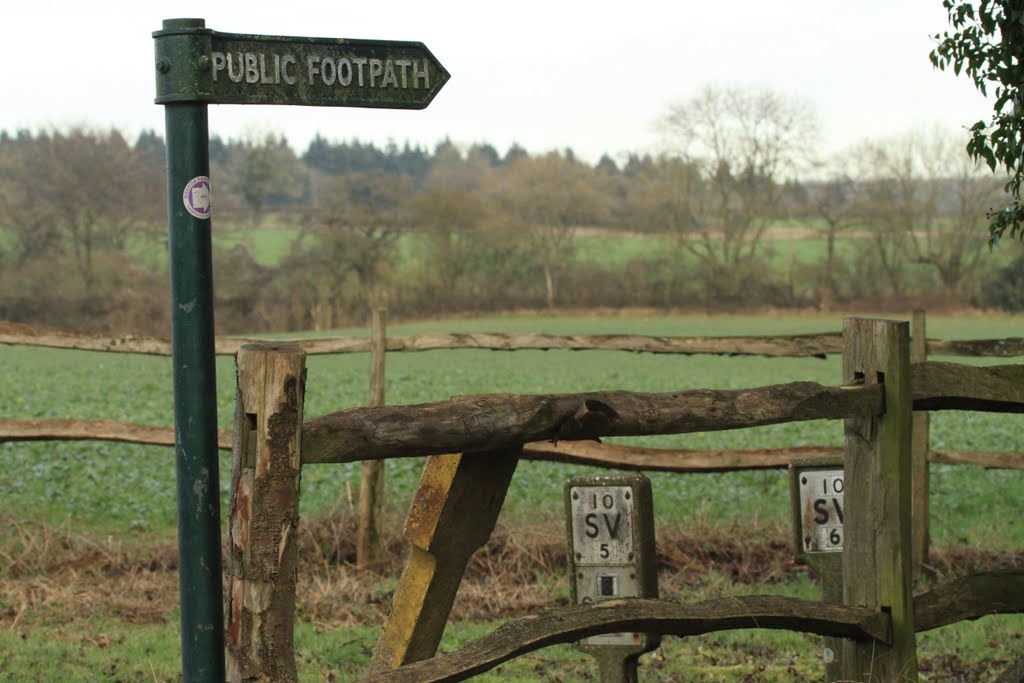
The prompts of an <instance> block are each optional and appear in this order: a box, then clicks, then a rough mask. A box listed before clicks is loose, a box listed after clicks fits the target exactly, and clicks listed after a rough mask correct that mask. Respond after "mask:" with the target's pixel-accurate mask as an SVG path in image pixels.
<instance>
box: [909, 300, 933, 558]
mask: <svg viewBox="0 0 1024 683" xmlns="http://www.w3.org/2000/svg"><path fill="white" fill-rule="evenodd" d="M926 328H927V325H926V323H925V313H924V311H921V310H917V311H914V318H913V323H912V325H911V329H910V362H911V363H921V362H924V361H926V360H928V334H927V329H926ZM928 432H929V415H928V411H926V410H920V411H917V412H915V413H914V418H913V436H912V437H911V438H912V439H913V441H912V446H911V465H910V477H911V481H912V484H911V489H912V493H911V496H910V499H911V505H912V506H913V512H912V513H911V519H912V520H913V531H912V535H913V544H914V546H913V547H914V576H917V575H919V574H920V573H921V569H922V567H923V566H924V564H925V563H926V562H928V545H929V518H928V498H929V492H930V490H931V489H930V487H929V482H928V443H929V434H928Z"/></svg>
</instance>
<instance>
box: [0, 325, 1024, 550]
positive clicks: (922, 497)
mask: <svg viewBox="0 0 1024 683" xmlns="http://www.w3.org/2000/svg"><path fill="white" fill-rule="evenodd" d="M375 315H376V316H378V318H379V322H378V323H375V324H373V325H372V326H371V329H372V331H373V334H371V336H370V338H365V337H328V338H319V339H318V338H306V339H292V340H283V341H282V343H290V344H294V345H297V346H298V347H299V348H301V349H302V350H303V351H304V352H305V353H306V354H307V355H316V354H338V353H366V352H369V353H371V354H373V357H374V359H375V360H374V362H373V366H374V367H376V368H377V374H376V375H375V374H373V373H371V379H370V383H371V392H370V393H371V401H370V402H371V404H374V405H380V404H383V402H384V393H385V389H384V380H383V370H382V367H383V353H384V351H392V352H409V351H429V350H437V349H490V350H495V351H515V350H527V349H543V350H552V349H571V350H616V351H631V352H638V353H640V352H646V353H665V354H686V355H689V354H714V355H730V356H736V355H759V356H766V357H818V358H825V357H826V356H827V355H828V354H838V353H841V352H842V335H841V334H840V333H816V334H803V335H792V336H744V337H665V336H643V335H551V334H538V333H520V334H501V333H490V332H487V333H484V332H477V333H433V334H421V335H413V336H406V337H386V336H385V332H384V322H383V317H382V315H381V313H380V312H375ZM913 331H914V334H913V336H912V339H911V342H912V343H911V358H912V360H913V361H914V362H920V361H924V360H926V359H927V357H928V356H935V355H951V356H973V357H981V356H987V357H1001V358H1007V357H1014V356H1022V355H1024V338H1019V337H1018V338H1009V339H982V340H959V341H957V340H953V341H949V340H941V339H928V338H927V334H926V321H925V315H924V312H923V311H916V312H915V313H914V322H913ZM258 342H259V340H253V339H241V338H227V337H222V338H218V339H217V340H216V349H217V353H218V354H222V355H234V354H236V353H237V352H238V349H240V348H241V347H242V346H243V345H244V344H246V343H258ZM0 344H25V345H34V346H48V347H54V348H64V349H80V350H91V351H110V352H120V353H141V354H149V355H166V356H169V355H170V342H169V341H167V340H165V339H158V338H154V337H141V336H134V335H126V336H118V337H103V336H97V335H86V334H77V333H68V332H63V331H60V330H52V329H40V328H34V327H29V326H25V325H17V324H11V323H0ZM912 438H913V444H914V445H913V451H914V455H913V463H914V464H913V475H912V480H913V495H912V501H913V510H914V512H913V520H914V544H915V548H914V565H915V568H916V569H919V568H920V567H921V566H922V564H923V563H924V562H926V560H927V555H928V539H929V524H928V497H929V487H928V463H929V462H938V463H944V464H970V465H979V466H983V467H996V468H1020V469H1024V455H1022V454H1021V453H1017V452H1009V453H1007V452H984V451H981V452H979V451H950V450H936V451H933V450H931V449H930V448H929V422H928V413H927V412H925V411H918V412H917V413H915V415H914V435H913V437H912ZM45 439H65V440H79V439H100V440H113V441H127V442H136V443H148V444H162V445H173V432H172V431H171V430H170V429H162V428H159V427H150V426H144V425H136V424H130V423H118V422H112V421H105V420H102V421H101V420H97V421H81V420H45V421H44V420H4V419H0V442H3V441H19V440H45ZM220 447H221V448H222V449H225V450H226V449H229V448H230V435H229V434H227V433H223V434H221V436H220ZM840 451H841V449H839V448H838V447H828V446H810V447H803V448H776V449H744V450H713V451H709V450H704V451H685V450H676V449H656V448H637V447H631V446H624V445H617V444H594V443H578V442H568V441H564V442H562V443H560V444H551V443H546V442H538V443H532V444H527V446H526V448H525V449H524V452H523V457H526V458H529V459H537V460H551V461H559V462H569V463H576V464H585V465H595V466H599V467H613V468H617V469H624V470H651V471H656V470H660V471H670V472H724V471H737V470H752V469H769V468H780V467H786V466H788V465H789V464H790V462H792V460H793V459H794V458H802V457H807V456H813V455H837V454H839V453H840ZM354 457H360V456H354ZM364 469H365V471H364V475H365V476H364V477H363V479H364V486H363V488H364V489H366V491H365V492H363V491H361V495H360V507H361V510H362V512H363V513H364V514H362V515H361V517H360V523H361V526H360V536H361V539H362V540H361V542H360V543H359V544H358V547H359V549H360V550H359V555H360V558H359V562H358V564H359V566H362V567H365V566H369V565H371V564H374V563H375V562H376V561H377V560H378V559H379V558H378V551H379V543H377V542H375V534H374V531H375V528H376V526H377V525H378V524H379V519H380V513H379V510H378V509H377V508H376V507H375V506H374V505H372V504H371V503H372V499H373V498H374V497H375V496H374V495H373V494H374V493H376V492H378V490H379V488H380V481H381V471H380V468H379V466H376V465H374V464H373V463H372V462H371V463H369V464H367V465H364ZM378 500H379V498H378Z"/></svg>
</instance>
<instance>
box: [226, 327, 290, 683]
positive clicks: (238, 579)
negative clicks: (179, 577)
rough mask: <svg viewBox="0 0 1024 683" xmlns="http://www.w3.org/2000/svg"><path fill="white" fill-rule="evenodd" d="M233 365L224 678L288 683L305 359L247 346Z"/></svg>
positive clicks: (265, 347)
mask: <svg viewBox="0 0 1024 683" xmlns="http://www.w3.org/2000/svg"><path fill="white" fill-rule="evenodd" d="M236 366H237V373H238V395H237V399H236V402H235V440H234V449H233V455H232V474H231V526H230V530H229V543H228V576H229V581H230V590H229V591H228V610H227V612H228V624H227V634H226V635H227V637H226V641H227V642H226V646H227V679H228V681H232V682H240V681H252V680H260V681H273V682H275V683H277V682H291V681H296V680H297V675H296V669H295V652H294V649H293V647H294V646H293V624H294V618H295V581H296V559H297V546H296V529H297V526H298V522H299V475H300V472H301V454H300V444H301V439H302V404H303V399H304V396H305V384H306V354H305V353H304V352H303V351H302V350H301V349H300V348H298V347H290V346H280V345H273V344H252V345H246V346H243V347H242V348H241V350H240V351H239V352H238V356H237V358H236Z"/></svg>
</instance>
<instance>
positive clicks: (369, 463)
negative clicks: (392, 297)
mask: <svg viewBox="0 0 1024 683" xmlns="http://www.w3.org/2000/svg"><path fill="white" fill-rule="evenodd" d="M387 315H388V312H387V309H385V308H376V309H374V311H373V317H372V319H371V320H370V405H371V406H382V405H384V356H385V351H386V350H387V337H386V331H385V330H386V326H387ZM383 513H384V461H383V460H364V461H363V477H362V479H361V481H360V484H359V533H358V537H357V541H356V567H357V568H358V569H372V568H374V567H377V566H379V565H380V564H381V563H382V562H383V560H384V537H383V529H384V523H383V519H382V517H383Z"/></svg>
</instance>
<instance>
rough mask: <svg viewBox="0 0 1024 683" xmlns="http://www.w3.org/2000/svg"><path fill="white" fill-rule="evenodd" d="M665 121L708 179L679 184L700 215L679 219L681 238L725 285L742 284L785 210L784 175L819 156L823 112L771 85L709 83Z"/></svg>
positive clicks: (670, 135)
mask: <svg viewBox="0 0 1024 683" xmlns="http://www.w3.org/2000/svg"><path fill="white" fill-rule="evenodd" d="M660 128H661V130H662V133H663V134H664V135H665V137H666V141H667V145H668V148H669V149H670V150H671V151H672V153H674V154H677V155H679V156H680V158H682V159H683V160H685V161H686V162H688V163H689V164H693V165H694V166H695V167H696V168H699V169H700V175H701V178H702V180H703V182H702V183H699V184H698V183H694V182H692V181H691V180H690V179H689V178H687V179H686V183H687V184H686V185H685V186H682V187H680V188H679V191H680V192H683V193H686V194H688V195H689V197H690V199H689V206H690V209H691V210H690V214H691V215H692V220H688V221H687V222H685V223H684V224H680V225H679V226H678V229H679V233H678V234H679V237H680V245H681V247H682V248H683V249H685V250H686V251H688V252H690V253H691V254H693V255H694V256H696V257H697V258H698V259H699V261H700V263H701V264H702V267H703V270H704V275H705V277H707V278H708V279H709V280H710V281H711V282H713V283H714V285H715V286H716V287H717V288H724V289H726V290H727V291H728V290H736V289H739V288H740V286H741V285H740V283H741V281H742V280H741V279H740V278H739V275H740V274H741V273H742V271H743V269H744V266H745V265H747V264H748V263H749V262H750V261H752V260H753V259H755V256H756V254H757V250H758V246H759V245H760V243H761V240H762V238H763V237H764V234H765V230H766V229H767V228H768V225H769V223H770V221H771V220H772V218H773V217H774V216H775V215H776V213H777V210H778V207H779V203H780V201H781V197H782V182H781V181H783V180H784V179H785V178H786V177H787V176H789V175H795V174H796V172H797V171H798V170H799V169H800V168H801V166H802V165H803V164H804V163H805V162H806V160H807V159H810V158H811V156H812V153H813V147H814V144H815V142H816V140H817V135H818V121H817V117H816V115H815V113H814V111H813V109H812V108H811V106H810V105H809V104H807V103H806V102H803V101H801V100H798V99H795V98H792V97H786V96H783V95H780V94H779V93H776V92H773V91H771V90H764V89H761V90H752V89H742V88H738V87H730V88H719V87H715V86H706V87H705V88H704V89H703V90H701V92H700V93H698V94H697V95H696V96H695V97H693V98H691V99H689V100H687V101H686V102H683V103H681V104H677V105H674V106H672V107H670V108H669V111H668V113H667V114H666V115H665V116H664V117H663V118H662V119H661V121H660ZM731 293H733V294H738V293H739V292H731Z"/></svg>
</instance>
